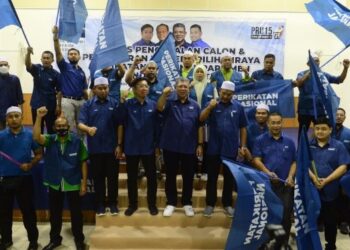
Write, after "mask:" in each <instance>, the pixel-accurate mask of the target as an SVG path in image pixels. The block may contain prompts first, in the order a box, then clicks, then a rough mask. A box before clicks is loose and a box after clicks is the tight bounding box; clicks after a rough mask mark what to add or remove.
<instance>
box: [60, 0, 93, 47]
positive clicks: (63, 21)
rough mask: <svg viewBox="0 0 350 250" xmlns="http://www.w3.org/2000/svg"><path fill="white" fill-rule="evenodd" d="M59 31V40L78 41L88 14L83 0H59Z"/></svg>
mask: <svg viewBox="0 0 350 250" xmlns="http://www.w3.org/2000/svg"><path fill="white" fill-rule="evenodd" d="M59 15H60V21H59V33H58V37H59V38H60V39H61V40H64V41H68V42H72V43H78V42H79V38H80V37H81V34H82V33H83V30H84V27H85V21H86V18H87V16H88V13H87V10H86V7H85V3H84V0H60V3H59Z"/></svg>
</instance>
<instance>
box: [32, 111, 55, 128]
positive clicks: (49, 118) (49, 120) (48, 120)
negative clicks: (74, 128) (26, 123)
mask: <svg viewBox="0 0 350 250" xmlns="http://www.w3.org/2000/svg"><path fill="white" fill-rule="evenodd" d="M32 119H33V125H34V123H35V120H36V109H32ZM55 120H56V113H55V110H48V112H47V114H46V115H45V116H44V117H43V119H42V120H41V133H42V134H43V133H44V125H46V131H47V133H48V134H54V133H55V131H54V130H53V127H54V125H55Z"/></svg>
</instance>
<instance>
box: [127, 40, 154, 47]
mask: <svg viewBox="0 0 350 250" xmlns="http://www.w3.org/2000/svg"><path fill="white" fill-rule="evenodd" d="M137 46H156V44H155V43H154V42H152V41H149V42H146V41H145V40H143V39H141V40H139V41H137V42H134V43H133V45H132V47H133V48H135V47H137Z"/></svg>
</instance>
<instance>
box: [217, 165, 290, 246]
mask: <svg viewBox="0 0 350 250" xmlns="http://www.w3.org/2000/svg"><path fill="white" fill-rule="evenodd" d="M223 163H224V164H225V165H227V166H228V168H229V169H230V170H231V172H232V174H233V176H234V177H235V180H236V182H237V190H238V193H237V201H236V206H235V214H234V220H233V223H232V226H231V230H230V233H229V235H228V238H227V242H226V248H225V249H226V250H232V249H234V250H256V249H258V248H259V247H260V246H261V245H262V244H264V243H266V241H268V239H269V238H268V235H267V232H266V226H267V225H268V224H281V221H282V214H283V206H282V204H281V201H280V199H279V198H278V197H277V196H276V195H275V193H274V192H273V191H272V189H271V184H270V179H269V178H268V177H267V176H266V175H265V174H263V173H262V172H259V171H256V170H254V169H251V168H249V167H248V166H244V165H242V164H237V163H234V162H232V161H228V160H223Z"/></svg>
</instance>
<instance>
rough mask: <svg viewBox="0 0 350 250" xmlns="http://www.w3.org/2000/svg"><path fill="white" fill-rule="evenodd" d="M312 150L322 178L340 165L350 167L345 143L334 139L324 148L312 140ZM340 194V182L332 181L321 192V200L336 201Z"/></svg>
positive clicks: (349, 157) (349, 158) (318, 172)
mask: <svg viewBox="0 0 350 250" xmlns="http://www.w3.org/2000/svg"><path fill="white" fill-rule="evenodd" d="M310 149H311V154H312V158H313V159H314V162H315V166H316V169H317V174H318V176H319V177H320V178H326V177H327V176H329V175H330V174H331V173H332V172H333V171H334V170H336V169H337V168H338V167H339V166H340V165H343V164H345V165H348V164H349V163H350V156H349V153H348V152H347V150H346V148H345V146H344V145H343V143H341V142H340V141H337V140H335V139H333V138H330V139H329V141H328V143H327V144H326V145H325V146H323V147H322V148H321V147H320V146H319V145H318V143H317V141H316V140H312V141H311V143H310ZM338 193H339V180H334V181H332V182H331V183H329V184H327V185H326V186H324V188H323V189H322V190H320V195H321V199H322V200H324V201H332V200H335V199H336V198H337V196H338Z"/></svg>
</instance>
